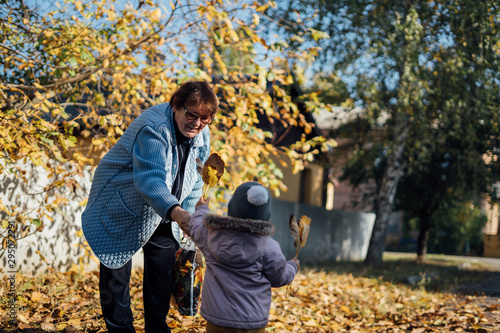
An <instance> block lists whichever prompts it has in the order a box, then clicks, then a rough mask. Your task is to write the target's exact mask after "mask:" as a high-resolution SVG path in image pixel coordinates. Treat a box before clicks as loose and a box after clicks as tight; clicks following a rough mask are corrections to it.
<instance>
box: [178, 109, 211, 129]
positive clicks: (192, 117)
mask: <svg viewBox="0 0 500 333" xmlns="http://www.w3.org/2000/svg"><path fill="white" fill-rule="evenodd" d="M184 113H185V114H186V118H187V119H188V120H190V121H194V120H196V119H200V121H201V123H202V124H205V125H207V124H210V123H211V122H212V121H213V120H214V118H213V117H209V116H200V115H199V114H197V113H194V112H190V111H188V109H186V107H184Z"/></svg>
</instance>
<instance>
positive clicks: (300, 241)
mask: <svg viewBox="0 0 500 333" xmlns="http://www.w3.org/2000/svg"><path fill="white" fill-rule="evenodd" d="M288 224H289V226H290V232H291V233H292V237H293V245H294V246H295V248H296V249H297V252H296V253H295V258H297V257H298V256H299V251H300V249H301V248H303V247H304V246H305V245H306V242H307V237H308V236H309V230H310V226H311V219H310V218H309V217H307V216H306V215H302V217H301V218H300V220H299V222H298V223H297V221H296V220H295V217H294V216H293V215H290V220H289V222H288Z"/></svg>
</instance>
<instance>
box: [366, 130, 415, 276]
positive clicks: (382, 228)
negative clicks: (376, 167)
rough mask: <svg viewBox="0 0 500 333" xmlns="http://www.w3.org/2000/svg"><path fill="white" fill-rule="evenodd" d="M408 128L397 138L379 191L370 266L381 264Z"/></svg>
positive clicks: (369, 259) (371, 240)
mask: <svg viewBox="0 0 500 333" xmlns="http://www.w3.org/2000/svg"><path fill="white" fill-rule="evenodd" d="M407 136H408V130H407V129H403V130H402V131H401V132H400V133H399V135H398V136H397V137H396V138H395V140H394V142H395V144H394V146H393V151H392V154H390V156H389V159H388V160H387V168H386V170H385V173H384V177H383V179H382V182H381V185H380V189H379V192H378V193H377V203H376V208H375V214H376V217H375V223H374V225H373V231H372V235H371V238H370V245H369V246H368V252H367V254H366V258H365V264H366V265H370V266H380V265H381V264H382V256H383V254H384V249H385V238H386V235H387V225H388V224H389V221H390V218H391V214H392V209H393V206H394V197H395V196H396V190H397V187H398V183H399V180H400V178H401V176H402V175H403V173H402V170H403V168H404V158H403V153H404V146H405V144H404V143H405V141H406V137H407Z"/></svg>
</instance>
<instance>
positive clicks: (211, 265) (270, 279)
mask: <svg viewBox="0 0 500 333" xmlns="http://www.w3.org/2000/svg"><path fill="white" fill-rule="evenodd" d="M270 206H271V196H270V193H269V190H268V189H267V188H265V187H264V186H263V185H261V184H259V183H256V182H247V183H244V184H242V185H240V186H239V187H238V188H237V189H236V191H235V192H234V194H233V196H232V198H231V200H230V201H229V204H228V211H227V216H219V215H213V214H210V211H209V208H208V200H207V201H205V200H203V199H200V201H199V202H198V204H197V206H196V211H195V212H194V214H193V215H192V217H191V221H190V224H189V231H190V234H191V238H192V239H193V241H194V243H195V244H196V245H197V246H198V248H199V249H200V250H201V251H202V252H203V254H204V255H205V262H206V271H205V278H204V281H203V288H202V296H201V308H200V313H201V315H202V316H203V318H205V320H206V321H207V327H206V332H207V333H217V332H245V333H254V332H255V333H261V332H262V333H264V332H265V327H266V325H267V323H268V320H269V309H270V307H271V287H282V286H284V285H287V284H289V283H291V282H292V281H293V279H294V278H295V274H297V272H298V270H299V267H300V265H299V260H297V259H295V258H294V259H292V260H289V261H287V260H286V259H285V256H284V255H283V252H282V251H281V248H280V245H279V244H278V242H276V241H275V240H274V239H272V238H271V237H270V235H271V234H272V233H273V232H274V230H275V228H274V225H273V224H272V223H271V222H270V221H269V219H270V218H271V209H270Z"/></svg>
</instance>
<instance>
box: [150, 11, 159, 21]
mask: <svg viewBox="0 0 500 333" xmlns="http://www.w3.org/2000/svg"><path fill="white" fill-rule="evenodd" d="M160 17H161V9H160V8H156V9H155V10H154V11H153V12H152V13H151V20H153V21H159V20H160Z"/></svg>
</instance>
